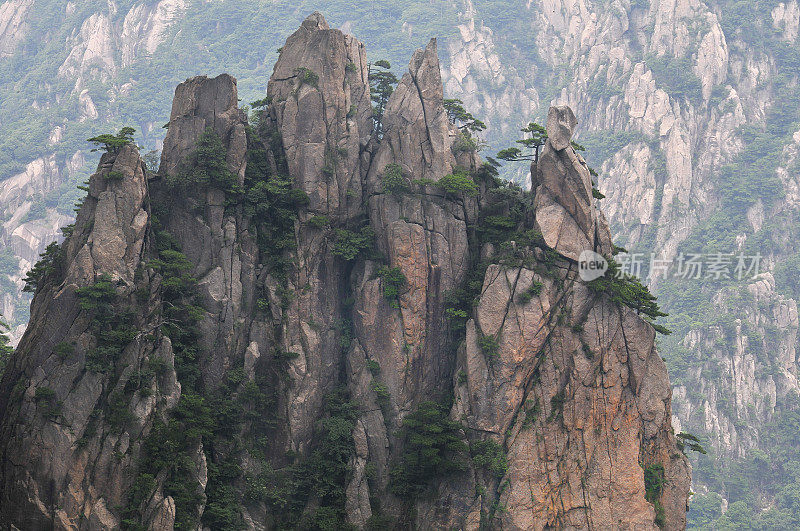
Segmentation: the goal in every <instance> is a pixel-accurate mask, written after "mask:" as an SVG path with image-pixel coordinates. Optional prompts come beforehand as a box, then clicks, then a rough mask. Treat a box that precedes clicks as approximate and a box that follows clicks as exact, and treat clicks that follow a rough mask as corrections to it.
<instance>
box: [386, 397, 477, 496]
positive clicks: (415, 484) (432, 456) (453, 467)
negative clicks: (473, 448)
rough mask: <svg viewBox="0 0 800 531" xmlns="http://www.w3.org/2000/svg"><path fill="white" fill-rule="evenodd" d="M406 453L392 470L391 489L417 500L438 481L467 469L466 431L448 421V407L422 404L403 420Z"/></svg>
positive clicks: (456, 423)
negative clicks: (464, 432)
mask: <svg viewBox="0 0 800 531" xmlns="http://www.w3.org/2000/svg"><path fill="white" fill-rule="evenodd" d="M400 431H401V438H402V440H403V452H402V454H401V456H400V458H399V462H397V463H395V465H394V466H393V467H392V469H391V473H390V475H391V489H392V492H394V493H395V494H396V495H398V496H400V497H401V498H405V499H413V498H415V497H417V496H419V495H420V494H422V493H423V492H424V491H425V490H426V489H427V488H428V487H429V486H430V485H431V484H432V483H433V482H434V481H436V480H439V479H442V478H445V477H447V476H449V475H451V474H455V473H458V472H462V471H464V470H466V468H467V464H466V454H467V452H468V450H469V447H468V445H467V444H466V443H465V442H464V434H463V428H462V426H461V424H459V423H458V422H454V421H452V420H450V419H449V418H448V408H445V407H443V406H442V405H440V404H437V403H436V402H431V401H427V402H422V403H421V404H420V405H419V407H418V408H417V409H416V410H415V411H414V412H412V413H410V414H408V415H407V416H406V417H405V418H404V419H403V425H402V428H401V430H400Z"/></svg>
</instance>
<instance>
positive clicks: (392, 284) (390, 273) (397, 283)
mask: <svg viewBox="0 0 800 531" xmlns="http://www.w3.org/2000/svg"><path fill="white" fill-rule="evenodd" d="M378 276H379V277H380V278H381V282H382V283H383V297H384V298H385V299H386V300H387V301H389V303H390V304H391V305H392V308H399V307H400V302H399V300H398V297H400V290H401V289H403V288H404V287H405V285H406V284H407V283H408V280H407V279H406V277H405V275H403V271H402V270H401V269H400V268H399V267H389V266H381V268H380V269H378Z"/></svg>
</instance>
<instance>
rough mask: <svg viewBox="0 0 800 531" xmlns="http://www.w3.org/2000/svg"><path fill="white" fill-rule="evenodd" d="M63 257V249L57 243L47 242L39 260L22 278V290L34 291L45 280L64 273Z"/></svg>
mask: <svg viewBox="0 0 800 531" xmlns="http://www.w3.org/2000/svg"><path fill="white" fill-rule="evenodd" d="M65 259H66V256H65V255H64V249H63V248H62V247H61V246H60V245H59V244H58V243H56V242H52V243H51V244H49V245H48V246H47V248H46V249H45V251H44V253H42V255H41V258H40V259H39V261H38V262H36V264H35V265H34V266H33V267H32V268H31V270H30V271H28V274H27V275H26V276H25V278H24V279H23V280H24V281H25V287H24V288H23V289H22V290H23V291H27V292H30V293H34V292H36V291H37V290H38V289H39V287H41V286H43V285H44V284H45V283H46V282H47V281H51V280H55V279H57V278H59V277H60V276H61V275H62V274H63V273H64V271H63V269H64V266H65V263H64V260H65Z"/></svg>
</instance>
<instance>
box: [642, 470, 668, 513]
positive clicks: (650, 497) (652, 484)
mask: <svg viewBox="0 0 800 531" xmlns="http://www.w3.org/2000/svg"><path fill="white" fill-rule="evenodd" d="M665 484H666V479H665V478H664V467H663V466H662V465H660V464H652V465H648V466H646V467H644V488H645V499H646V500H647V501H648V502H650V503H652V504H653V508H654V509H655V511H656V518H655V523H656V525H658V527H664V524H665V522H664V507H663V506H662V505H661V501H660V499H659V498H660V497H661V493H662V491H663V490H664V485H665Z"/></svg>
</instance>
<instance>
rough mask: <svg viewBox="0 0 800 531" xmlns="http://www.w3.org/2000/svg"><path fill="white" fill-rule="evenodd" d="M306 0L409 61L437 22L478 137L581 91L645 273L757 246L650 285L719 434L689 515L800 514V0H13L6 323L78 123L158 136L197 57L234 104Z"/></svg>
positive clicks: (72, 171) (586, 125)
mask: <svg viewBox="0 0 800 531" xmlns="http://www.w3.org/2000/svg"><path fill="white" fill-rule="evenodd" d="M314 10H320V11H322V12H324V14H325V16H326V17H327V19H328V21H329V22H330V23H331V25H332V26H334V27H339V28H341V29H342V30H343V31H345V32H346V33H351V34H353V35H355V36H357V37H358V38H359V39H361V40H363V41H365V42H367V43H369V48H368V49H367V54H368V58H369V60H370V61H376V60H379V59H387V60H389V61H390V62H391V63H392V65H393V66H394V67H395V70H397V71H402V67H403V66H404V65H405V62H406V60H407V58H408V57H409V56H410V55H411V53H412V52H413V50H414V49H415V48H417V47H419V46H422V45H424V44H425V43H426V42H427V41H428V39H429V38H430V37H434V36H435V37H439V38H440V45H439V54H440V59H441V61H442V67H443V77H444V82H445V96H446V97H451V98H460V99H462V100H463V101H464V104H465V107H466V108H467V109H468V110H469V111H470V112H472V113H473V114H474V115H475V116H476V117H478V118H480V119H482V120H484V121H485V122H486V124H487V125H488V128H487V130H486V131H485V132H484V133H483V139H484V140H485V142H486V143H487V146H486V148H485V149H484V150H483V152H482V155H483V156H487V155H488V156H492V155H493V154H494V153H496V151H497V150H498V149H500V148H503V147H506V146H509V145H511V144H512V143H513V140H514V139H516V138H518V137H519V136H520V133H519V129H520V128H521V127H523V126H524V125H526V124H527V123H528V121H530V120H535V121H540V122H541V121H543V118H544V116H545V115H546V113H547V109H548V107H549V105H550V104H568V105H570V106H571V107H572V108H573V109H574V110H575V114H576V115H577V116H578V119H579V122H580V123H579V125H578V129H577V131H578V132H577V135H576V138H577V140H578V141H579V142H580V143H581V144H582V145H583V146H585V147H586V152H585V154H586V158H587V160H588V161H589V163H590V164H591V165H593V166H594V167H595V168H596V169H597V170H598V172H599V188H600V190H601V192H602V193H604V194H605V195H606V198H605V199H604V200H602V201H601V205H602V207H603V209H604V212H605V214H606V216H607V218H608V220H609V222H610V224H611V226H612V233H613V234H615V235H617V241H616V244H617V245H620V246H624V247H625V248H627V249H628V250H629V251H630V253H642V256H643V257H644V262H645V269H644V271H643V274H644V275H645V276H646V274H647V267H646V266H647V264H648V263H649V259H650V255H651V253H656V254H657V255H658V256H659V257H660V258H662V259H665V260H677V259H678V257H679V256H680V255H681V253H683V255H690V254H701V255H703V256H711V255H714V254H716V253H731V254H739V253H744V254H747V255H755V254H760V255H761V256H762V257H763V258H762V260H761V264H760V265H761V268H760V269H761V274H760V275H759V277H758V278H756V279H752V278H748V279H745V280H743V281H738V280H736V279H735V278H734V279H724V278H720V279H714V278H710V279H702V280H688V279H682V278H664V279H660V280H658V281H655V282H653V283H651V287H652V289H653V290H654V291H655V292H656V293H657V294H658V295H659V297H660V300H661V304H662V308H663V309H664V310H665V311H667V312H669V313H670V316H669V317H667V318H665V319H664V320H663V324H664V325H665V326H667V327H669V328H670V329H671V330H672V331H673V333H672V335H670V336H669V337H667V338H666V339H662V340H661V344H660V350H661V354H662V356H663V357H664V358H665V359H666V361H667V364H668V366H669V369H670V378H671V382H672V384H673V409H674V412H675V416H676V418H675V419H673V424H674V425H675V430H676V432H677V431H688V432H692V433H694V434H696V435H697V436H698V437H700V439H701V441H702V442H703V445H704V446H705V448H706V449H707V450H708V454H707V455H705V456H700V457H699V459H698V458H696V457H695V458H693V462H694V478H693V481H694V488H693V490H694V491H695V493H696V495H695V496H694V497H693V500H692V503H691V510H690V512H689V523H690V524H689V525H690V527H697V528H716V529H725V528H736V529H743V528H748V526H754V527H756V528H761V529H764V528H774V529H787V528H795V527H797V526H800V484H798V483H797V481H798V479H797V478H798V477H799V475H798V471H800V441H798V437H800V435H798V434H800V412H798V407H799V406H800V402H798V397H799V396H800V383H799V382H798V380H797V374H798V363H797V340H798V317H797V304H796V302H795V301H796V299H797V298H798V295H800V281H798V275H799V274H800V252H798V249H797V248H796V246H795V245H794V242H795V241H797V239H798V236H800V235H799V234H798V233H800V223H798V221H800V220H799V219H798V214H799V213H800V157H798V154H799V153H800V131H798V129H800V86H798V76H799V75H800V50H798V32H799V31H798V30H799V28H800V7H798V3H797V2H796V0H792V1H790V2H778V1H774V0H758V1H732V0H713V1H706V2H701V1H697V0H630V1H629V0H597V1H594V2H590V1H588V0H540V1H517V0H511V1H499V0H497V1H472V2H471V1H452V2H451V1H446V0H445V1H440V0H426V1H422V0H419V1H410V0H402V1H395V2H378V1H366V2H358V3H355V4H354V3H349V2H343V1H329V2H311V1H303V2H284V1H277V2H269V3H267V2H258V1H247V2H232V1H210V2H207V1H190V0H163V1H160V2H156V1H145V2H135V1H117V2H114V1H108V2H107V3H105V4H102V5H100V4H98V3H96V2H87V1H75V2H64V1H57V0H9V1H6V2H4V3H2V4H0V215H2V218H3V223H2V226H1V227H0V239H1V240H2V244H1V248H0V286H1V287H2V314H3V316H4V318H5V319H6V320H7V321H9V323H10V324H11V325H12V327H13V336H14V337H15V338H19V337H20V336H21V333H22V331H23V330H24V327H25V325H26V323H27V320H28V317H29V315H28V304H29V302H30V298H29V297H28V296H27V294H23V293H21V288H22V286H23V282H22V278H23V277H24V272H25V271H27V270H28V269H29V268H30V267H31V266H32V264H33V263H34V262H35V261H36V260H37V258H38V255H39V254H40V253H41V252H43V251H44V249H45V247H46V246H47V244H49V243H50V242H51V241H53V240H55V239H58V238H59V237H60V232H59V228H60V227H62V226H65V225H67V224H69V223H71V221H72V219H73V217H74V213H73V203H75V202H76V201H77V200H79V199H80V197H81V196H82V195H83V192H82V191H80V190H78V189H77V188H76V187H77V186H78V185H80V184H81V183H82V182H83V181H85V180H86V178H87V177H88V175H89V174H90V173H91V172H92V171H93V169H94V168H95V166H96V163H97V159H98V158H99V157H98V155H97V154H95V153H92V152H90V147H91V146H89V144H87V143H86V139H87V138H89V137H91V136H94V135H96V134H98V133H104V132H112V131H116V130H118V129H119V128H120V127H122V126H123V125H125V126H131V127H135V128H136V130H137V132H136V141H137V143H139V144H140V145H141V146H142V147H143V150H142V152H143V153H146V152H148V151H151V150H153V151H158V150H160V147H161V141H162V140H163V138H164V135H165V133H166V130H165V129H164V128H163V127H162V126H163V125H164V124H165V123H166V122H167V121H168V120H169V115H170V109H169V102H170V101H172V92H173V90H174V86H175V85H176V84H177V83H179V82H181V81H183V80H184V79H186V78H187V77H190V76H193V75H196V74H208V75H210V76H214V75H217V74H219V73H221V72H228V73H230V74H231V75H233V76H235V77H236V78H237V80H238V89H239V94H240V97H241V100H242V102H241V103H242V104H246V103H247V102H250V101H253V100H256V99H259V98H263V97H264V95H265V90H266V84H267V80H268V78H269V76H270V74H271V73H272V66H273V63H274V61H275V60H276V58H277V55H278V52H277V48H278V47H279V46H281V45H282V44H283V41H284V39H285V36H286V35H287V34H288V33H289V32H291V31H292V30H293V29H294V28H296V27H297V26H298V25H299V23H300V22H301V21H302V20H303V19H304V18H305V17H306V16H307V15H308V14H309V13H310V12H312V11H314ZM152 160H153V161H157V158H156V157H154V156H153V157H152ZM504 172H505V175H506V176H507V177H508V178H515V179H522V178H523V177H522V176H523V175H525V174H526V172H525V171H524V169H523V168H522V167H515V166H514V165H507V166H506V168H505V170H504ZM754 514H755V515H757V516H756V517H755V518H754V517H753V515H754Z"/></svg>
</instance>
